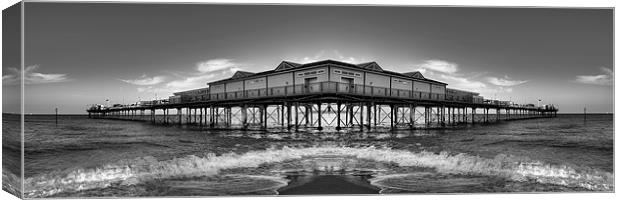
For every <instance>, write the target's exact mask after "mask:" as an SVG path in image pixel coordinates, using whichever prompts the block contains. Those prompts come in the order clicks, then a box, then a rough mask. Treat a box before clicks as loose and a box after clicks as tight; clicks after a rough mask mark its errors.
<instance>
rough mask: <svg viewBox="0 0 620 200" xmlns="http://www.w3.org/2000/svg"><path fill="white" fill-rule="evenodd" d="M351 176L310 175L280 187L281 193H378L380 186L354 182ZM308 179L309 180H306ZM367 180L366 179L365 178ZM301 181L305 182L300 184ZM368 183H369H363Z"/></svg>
mask: <svg viewBox="0 0 620 200" xmlns="http://www.w3.org/2000/svg"><path fill="white" fill-rule="evenodd" d="M350 178H351V177H345V176H339V175H322V176H314V177H309V179H310V180H295V179H293V180H292V181H291V183H290V185H289V186H290V187H285V188H282V189H280V190H279V191H278V192H279V193H280V195H307V194H378V193H379V190H380V189H379V188H376V187H374V186H372V185H370V184H367V183H363V181H362V180H364V179H362V178H361V177H359V179H360V181H356V182H357V183H353V182H351V181H350V180H347V179H350ZM355 178H357V177H355ZM306 181H307V182H306ZM364 181H365V180H364ZM300 182H305V183H301V184H298V183H300ZM362 184H367V185H362Z"/></svg>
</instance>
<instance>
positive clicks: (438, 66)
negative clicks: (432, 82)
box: [418, 60, 459, 74]
mask: <svg viewBox="0 0 620 200" xmlns="http://www.w3.org/2000/svg"><path fill="white" fill-rule="evenodd" d="M418 68H419V69H418V71H420V72H422V71H424V72H426V70H431V71H436V72H441V73H446V74H454V73H456V72H457V71H458V70H459V67H458V65H457V64H455V63H451V62H447V61H443V60H427V61H425V62H424V63H422V64H420V65H418Z"/></svg>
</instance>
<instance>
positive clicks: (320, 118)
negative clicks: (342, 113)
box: [316, 102, 323, 131]
mask: <svg viewBox="0 0 620 200" xmlns="http://www.w3.org/2000/svg"><path fill="white" fill-rule="evenodd" d="M316 105H317V108H318V110H317V114H318V117H317V119H318V120H319V121H318V125H319V126H318V127H317V130H319V131H320V130H323V126H321V121H323V115H322V110H321V102H318V103H317V104H316Z"/></svg>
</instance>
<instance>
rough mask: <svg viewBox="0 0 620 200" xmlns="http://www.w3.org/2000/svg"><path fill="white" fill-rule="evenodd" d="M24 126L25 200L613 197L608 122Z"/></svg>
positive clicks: (14, 144)
mask: <svg viewBox="0 0 620 200" xmlns="http://www.w3.org/2000/svg"><path fill="white" fill-rule="evenodd" d="M2 123H3V127H2V134H3V135H2V138H3V144H2V148H3V154H4V155H3V161H2V162H3V166H2V167H3V176H2V178H3V183H5V184H4V185H3V189H4V190H6V191H9V192H13V193H16V194H17V193H20V192H21V191H20V190H21V189H20V187H15V186H18V185H19V184H20V183H21V179H20V178H19V176H20V174H21V170H20V165H21V163H20V161H19V157H20V151H21V150H20V146H21V143H20V140H19V138H20V135H19V126H20V117H19V116H18V115H10V114H4V115H3V122H2ZM24 127H25V131H24V138H25V142H24V170H23V173H24V176H25V177H24V179H23V184H24V188H23V194H24V197H27V198H38V197H157V196H167V197H180V196H222V195H253V196H256V195H314V194H317V195H319V194H320V195H324V194H395V193H407V194H428V193H431V194H436V193H530V192H535V193H541V192H613V191H614V180H613V178H614V171H613V167H614V162H613V154H614V140H613V139H614V130H613V115H610V114H600V115H597V114H589V115H587V116H586V117H584V116H583V115H571V114H558V116H557V117H555V118H539V119H528V120H514V121H502V122H498V123H491V124H475V125H459V126H451V127H447V128H445V129H416V130H394V131H390V130H380V129H379V130H373V131H359V130H348V131H347V130H342V131H317V130H311V129H308V130H304V129H300V130H299V131H286V130H278V129H274V130H267V131H260V130H252V131H242V130H208V129H205V128H204V127H200V126H190V125H183V126H164V125H161V124H151V123H150V122H140V121H123V120H111V119H90V118H88V117H87V116H85V115H61V116H58V119H56V117H55V116H53V115H26V116H25V122H24ZM7 183H9V184H7Z"/></svg>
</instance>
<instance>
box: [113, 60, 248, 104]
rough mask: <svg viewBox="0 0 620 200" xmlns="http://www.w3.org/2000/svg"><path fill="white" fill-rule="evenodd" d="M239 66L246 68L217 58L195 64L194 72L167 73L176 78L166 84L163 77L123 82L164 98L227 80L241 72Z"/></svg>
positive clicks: (140, 90)
mask: <svg viewBox="0 0 620 200" xmlns="http://www.w3.org/2000/svg"><path fill="white" fill-rule="evenodd" d="M240 66H247V64H240V63H236V62H234V61H233V60H232V59H225V58H218V59H211V60H206V61H202V62H198V63H196V66H195V68H194V70H195V71H192V72H187V71H186V72H183V71H174V72H169V73H171V74H173V75H174V76H176V77H178V78H176V79H173V80H170V81H168V82H165V81H164V79H163V76H155V77H152V78H148V77H146V76H143V79H137V80H123V81H125V82H129V81H131V83H132V84H135V85H140V86H143V87H138V88H136V89H137V90H138V92H141V93H150V94H157V95H158V96H159V98H165V97H167V96H168V95H172V94H173V93H175V92H180V91H185V90H192V89H198V88H204V87H207V83H209V82H211V81H215V80H219V79H223V78H229V77H231V76H232V75H233V74H234V73H235V72H236V71H239V70H242V68H241V67H240ZM157 77H161V78H157ZM160 80H161V81H160ZM138 83H142V84H138ZM151 83H152V84H151ZM160 83H162V84H160Z"/></svg>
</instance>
